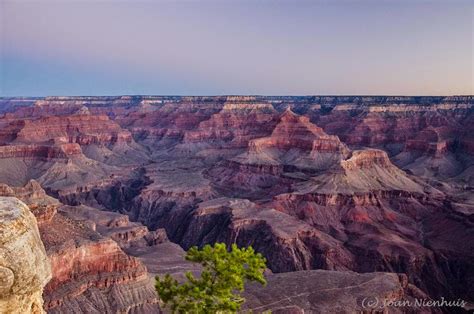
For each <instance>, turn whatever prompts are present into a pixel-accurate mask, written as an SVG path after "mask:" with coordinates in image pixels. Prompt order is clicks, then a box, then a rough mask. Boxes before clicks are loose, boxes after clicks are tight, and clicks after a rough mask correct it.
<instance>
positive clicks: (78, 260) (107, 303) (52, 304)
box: [0, 181, 167, 313]
mask: <svg viewBox="0 0 474 314" xmlns="http://www.w3.org/2000/svg"><path fill="white" fill-rule="evenodd" d="M0 191H1V193H2V194H3V195H15V196H17V197H19V198H21V199H22V200H23V201H25V202H27V203H28V204H30V205H29V206H30V207H31V208H32V211H33V213H34V214H35V216H36V217H37V219H38V225H39V234H40V235H41V240H40V239H39V235H37V236H38V239H37V240H38V241H39V243H37V244H36V245H38V247H39V248H42V247H43V243H44V246H45V247H46V253H47V259H49V261H48V267H49V263H51V268H48V271H50V273H49V277H48V280H49V279H51V280H50V281H49V282H48V284H47V285H46V286H45V288H44V292H43V298H44V308H45V309H46V310H47V311H48V313H64V312H69V311H71V310H72V309H74V310H75V311H80V312H87V313H92V312H94V313H99V312H100V313H104V312H105V313H108V312H114V313H115V312H127V311H134V312H136V313H144V312H147V313H153V312H158V311H159V306H158V303H157V298H156V294H155V292H154V289H153V286H152V282H151V280H150V278H149V275H148V272H147V269H146V266H145V265H144V264H143V263H142V262H141V261H140V260H139V259H137V258H135V257H133V256H130V255H128V254H126V253H125V252H124V251H123V250H122V248H121V246H120V245H119V243H120V244H122V245H123V247H125V246H126V245H125V243H130V242H134V241H136V243H134V246H138V247H147V246H148V242H147V240H148V241H149V242H150V243H151V244H152V243H158V242H160V241H161V242H160V243H162V242H166V241H167V238H166V234H165V235H164V236H163V235H161V236H160V234H159V233H157V232H153V233H149V232H147V229H146V227H143V226H141V227H140V226H136V227H133V228H132V226H133V224H132V226H129V229H130V230H128V232H127V231H126V228H124V227H125V226H124V224H126V223H127V222H128V218H127V217H126V216H122V215H118V214H115V215H117V216H122V218H123V219H120V217H119V218H117V219H115V220H114V221H115V222H112V223H110V226H109V228H110V230H109V232H104V231H103V229H101V228H97V224H100V220H98V221H94V219H89V220H87V219H84V218H85V217H81V216H78V215H74V213H75V212H76V211H75V210H74V207H67V206H64V205H62V204H61V203H60V202H59V201H57V200H56V199H54V198H52V197H50V196H47V195H46V194H45V192H44V190H43V189H42V188H41V186H40V185H39V184H38V183H37V182H35V181H31V182H29V183H28V184H26V185H25V186H24V187H8V186H6V185H4V184H3V185H1V186H0ZM77 210H80V209H77ZM89 211H90V212H98V213H100V211H98V210H96V209H93V208H90V210H89ZM104 214H105V215H106V214H107V213H104ZM30 215H31V214H30ZM89 218H90V217H89ZM33 219H34V218H33ZM128 223H129V222H128ZM2 230H3V226H2ZM97 230H98V231H101V232H102V233H99V232H97ZM145 236H146V240H145ZM132 237H134V238H132ZM140 238H142V239H141V240H142V242H144V243H142V242H139V239H140ZM41 242H42V243H41ZM153 249H156V248H153ZM43 251H44V249H43ZM46 253H45V254H46ZM45 258H46V257H45ZM44 284H46V282H45V283H44Z"/></svg>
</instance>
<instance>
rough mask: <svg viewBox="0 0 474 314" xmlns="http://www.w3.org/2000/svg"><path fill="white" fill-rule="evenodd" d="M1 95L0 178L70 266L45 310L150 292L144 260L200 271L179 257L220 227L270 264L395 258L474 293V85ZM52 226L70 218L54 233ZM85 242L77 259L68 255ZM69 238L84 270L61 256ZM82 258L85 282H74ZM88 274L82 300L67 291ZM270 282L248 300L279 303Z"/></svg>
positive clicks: (214, 237)
mask: <svg viewBox="0 0 474 314" xmlns="http://www.w3.org/2000/svg"><path fill="white" fill-rule="evenodd" d="M0 104H3V105H4V107H3V108H2V109H1V114H2V115H1V116H0V145H1V146H0V182H2V183H6V184H8V185H9V186H0V191H3V192H2V194H3V195H13V196H17V197H19V198H21V199H24V200H25V202H27V203H28V204H29V205H30V206H31V207H32V211H33V212H34V214H35V215H36V217H37V219H38V221H39V224H40V230H41V232H42V236H43V237H44V241H45V244H46V248H47V251H48V254H50V255H51V256H53V278H54V273H55V272H54V268H55V267H56V268H57V269H62V271H61V274H62V275H61V276H58V277H57V281H54V279H53V281H52V282H53V283H54V284H52V285H56V286H64V287H66V288H67V289H66V290H65V291H63V292H57V293H55V294H54V293H52V292H51V291H49V290H47V291H49V292H48V293H47V296H46V300H47V304H49V305H48V306H51V307H50V310H51V311H53V310H54V308H56V309H57V310H58V311H59V310H61V309H64V308H66V307H73V308H81V307H82V309H85V308H92V307H95V306H97V305H92V304H94V301H92V300H101V301H100V302H102V303H104V304H108V305H106V306H103V307H97V308H100V309H101V310H115V309H118V308H120V309H125V308H130V307H131V306H132V305H133V304H141V305H139V306H134V305H133V307H134V309H136V310H137V311H138V309H145V306H146V307H147V306H149V305H151V306H154V303H153V301H151V300H152V299H151V298H148V297H149V296H150V295H149V294H148V293H149V292H150V290H147V289H148V288H143V287H145V286H144V285H143V283H144V281H143V280H142V279H143V278H145V277H146V275H145V272H144V267H145V266H146V267H147V268H148V271H149V273H151V274H161V273H163V272H173V273H175V274H176V275H180V274H182V271H184V270H186V269H190V270H193V271H197V269H196V268H194V267H193V266H192V265H189V264H187V263H186V262H183V260H182V257H183V254H184V252H183V250H182V249H181V247H182V248H189V247H190V246H192V245H204V244H206V243H213V242H215V241H223V242H226V243H228V244H231V243H234V242H236V243H238V244H239V245H242V246H244V245H253V246H254V247H255V248H256V249H257V250H258V251H259V252H261V253H262V254H264V255H265V257H266V258H267V259H268V266H269V268H270V269H271V270H272V271H274V272H287V271H291V272H293V271H302V270H311V269H325V270H337V271H341V272H346V271H349V270H351V271H356V272H360V273H374V272H379V271H383V272H391V273H403V274H405V275H406V277H403V276H402V277H403V278H406V279H407V280H408V282H409V285H415V286H417V287H418V288H420V289H421V290H422V291H423V293H426V294H428V295H429V296H430V297H432V298H436V297H439V296H445V297H450V298H465V299H468V300H471V301H472V295H473V293H474V287H473V286H472V284H471V283H472V282H474V272H473V269H472V264H473V261H474V256H473V252H474V247H473V246H472V245H473V244H472V241H471V239H472V238H473V236H474V227H473V221H472V217H473V216H472V214H473V212H474V198H473V197H472V186H473V184H474V180H473V178H474V176H473V169H474V158H473V153H474V149H473V147H474V145H473V143H474V139H473V137H472V134H474V129H473V124H472V123H470V121H472V118H473V114H474V99H473V97H472V96H453V97H401V96H400V97H398V96H397V97H385V96H307V97H297V96H268V97H266V96H228V97H227V96H219V97H179V96H122V97H46V98H41V99H39V98H38V99H27V98H21V99H20V98H19V99H15V98H9V99H0ZM31 179H34V180H36V182H35V181H30V180H31ZM25 185H26V186H25ZM39 185H40V186H41V187H42V188H44V190H45V191H46V192H44V191H43V192H41V191H40V189H39ZM28 190H36V192H35V193H30V192H28ZM48 197H54V198H53V200H52V199H51V198H48ZM28 198H30V199H28ZM32 199H35V200H34V201H33V200H32ZM39 199H44V200H45V201H38V200H39ZM33 203H37V205H33ZM104 210H105V211H104ZM42 225H44V226H47V227H42ZM60 225H64V226H68V228H69V229H70V230H71V232H69V233H67V234H66V233H61V231H60V230H61V229H60V228H59V226H60ZM48 230H51V231H48ZM165 234H166V236H165ZM52 235H54V236H52ZM56 238H57V239H63V240H64V241H65V243H64V244H60V243H56V242H55V239H56ZM167 238H169V240H166V239H167ZM170 241H172V242H170ZM178 245H179V246H178ZM180 246H181V247H180ZM98 247H100V248H101V249H104V252H105V253H104V256H106V258H105V259H106V260H107V262H106V261H105V260H104V259H103V258H102V257H100V254H99V255H97V254H96V253H97V248H98ZM82 250H83V251H84V252H87V254H86V255H85V256H82V257H81V255H80V254H79V255H78V254H76V253H77V252H78V251H82ZM64 252H69V253H67V254H71V256H74V258H73V259H72V261H74V263H76V265H83V267H82V268H83V269H90V270H91V271H89V272H88V271H84V272H81V271H76V270H75V269H74V267H71V266H70V265H69V266H67V263H63V262H62V261H63V259H64V256H65V255H64V254H66V253H64ZM166 255H168V257H167V256H166ZM63 264H64V265H63ZM54 265H56V266H54ZM140 265H141V266H140ZM143 265H145V266H143ZM60 266H61V267H62V268H61V267H60ZM175 266H176V267H175ZM113 269H119V270H120V271H117V272H115V271H114V270H113ZM74 273H77V276H79V277H81V278H85V279H84V280H85V281H86V283H84V282H82V283H80V284H78V285H76V286H75V285H74V284H72V280H71V278H72V277H71V276H74V275H72V274H74ZM119 273H120V274H122V275H120V274H119ZM58 274H59V273H58ZM308 274H309V273H308ZM341 274H345V275H341V276H342V277H341V278H343V279H344V278H346V279H347V280H349V279H350V280H349V281H344V280H345V279H344V280H342V279H341V280H342V281H340V282H341V283H343V282H345V283H347V282H350V281H353V282H359V281H357V280H359V279H357V278H362V277H357V276H355V277H354V276H352V275H350V274H351V273H341ZM370 275H372V274H370ZM124 276H125V277H126V278H125V277H124ZM275 276H276V277H274V278H276V279H275V280H277V278H280V277H278V276H282V277H281V278H289V277H285V276H286V274H282V275H275ZM288 276H290V274H288ZM294 276H295V278H299V277H298V276H301V275H298V273H295V275H294ZM308 276H310V275H308ZM337 276H339V275H337ZM374 276H375V277H374V278H375V279H374V282H379V279H383V280H381V281H383V282H391V283H393V285H391V286H392V287H397V288H396V289H398V290H397V291H400V289H399V287H400V286H402V288H403V289H406V287H408V284H405V283H403V284H401V281H399V282H398V283H397V279H396V278H402V277H397V276H392V277H390V276H391V275H388V277H386V276H385V275H384V276H379V275H374ZM333 277H334V276H333ZM356 277H357V278H356ZM389 277H390V278H389ZM87 278H89V279H90V280H89V279H87ZM103 278H109V279H107V280H105V282H107V284H108V283H110V284H111V285H112V287H115V288H113V289H112V290H113V291H116V292H117V293H118V294H117V295H123V296H124V295H125V290H124V289H126V287H131V286H133V288H130V291H134V292H133V293H131V294H127V295H126V296H124V297H123V299H122V298H121V297H120V300H121V302H119V303H120V304H116V305H114V306H116V307H115V308H114V307H113V306H112V305H110V303H109V301H110V300H111V299H110V296H111V294H107V295H104V294H103V291H104V289H105V288H106V287H105V285H106V283H104V281H103V280H102V279H103ZM334 278H335V277H334ZM334 278H332V279H331V278H330V280H333V279H334ZM287 280H288V281H289V280H290V279H287ZM298 280H302V279H298ZM334 280H335V279H334ZM404 280H405V279H404ZM402 281H403V280H402ZM275 282H278V280H277V281H275ZM328 282H329V279H328ZM334 282H336V281H334ZM337 282H339V281H337ZM371 283H372V282H371ZM306 285H308V286H310V285H311V284H310V283H308V284H305V285H303V289H304V286H306ZM356 286H358V284H357V285H356ZM364 286H365V284H364ZM107 287H109V286H107ZM311 287H313V288H314V289H319V288H318V287H315V286H311ZM369 287H371V286H370V285H369ZM378 287H381V290H383V289H385V288H383V287H386V286H384V284H381V285H380V286H378ZM313 288H312V289H313ZM80 289H86V291H88V293H89V294H88V297H90V298H85V297H84V294H78V295H80V296H76V295H75V294H74V293H73V292H71V291H79V290H80ZM272 289H273V290H272ZM291 289H293V288H292V287H290V286H288V290H291ZM370 289H375V286H373V287H372V288H370ZM403 289H402V290H403ZM389 290H390V289H388V290H387V291H389ZM138 291H141V292H138ZM146 291H148V292H146ZM269 291H271V292H268V293H269V295H258V294H255V295H256V296H257V299H258V300H257V299H255V302H257V303H258V304H260V305H257V306H266V304H268V303H266V302H267V301H265V300H267V299H268V300H272V302H276V301H278V296H280V294H279V293H280V292H278V291H276V290H274V288H271V290H269ZM295 291H296V290H295ZM335 291H336V290H335ZM351 291H352V292H351V293H352V294H354V295H355V294H356V292H354V291H353V290H351ZM383 291H385V290H383ZM71 293H72V294H71ZM265 293H267V292H265ZM297 293H306V292H304V291H301V292H297ZM338 293H342V292H338ZM117 295H115V296H117ZM272 295H274V296H275V297H274V299H272V297H271V296H272ZM73 296H74V297H73ZM83 297H84V298H85V299H84V298H83ZM264 299H265V300H264ZM290 299H291V298H290ZM143 300H146V301H144V302H142V301H143ZM298 300H299V301H298V302H301V303H304V304H306V305H305V306H301V304H300V305H297V304H296V303H295V302H296V301H295V302H293V299H291V302H290V301H288V302H289V303H291V305H290V304H289V303H288V304H287V305H285V306H290V307H291V308H288V309H289V310H295V311H298V310H301V309H304V310H309V309H324V305H323V304H325V303H324V300H321V299H314V298H313V297H310V296H308V298H306V299H304V300H303V299H298ZM348 300H350V301H348V303H347V306H348V307H352V306H355V303H354V300H355V299H354V298H348ZM122 301H123V302H122ZM61 302H62V303H61ZM351 302H352V303H351ZM257 303H255V304H257ZM293 303H295V304H293ZM61 304H62V305H61ZM62 306H63V307H62ZM285 306H284V307H285ZM318 306H321V307H318ZM345 306H346V305H345ZM271 308H272V309H273V310H277V308H273V307H271ZM341 310H344V309H341Z"/></svg>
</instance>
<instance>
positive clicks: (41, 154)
mask: <svg viewBox="0 0 474 314" xmlns="http://www.w3.org/2000/svg"><path fill="white" fill-rule="evenodd" d="M81 154H82V150H81V147H80V146H79V145H78V144H75V143H71V144H60V145H57V146H43V145H35V144H32V145H9V146H0V158H32V159H43V160H51V159H55V158H62V159H64V158H67V157H69V156H74V155H81Z"/></svg>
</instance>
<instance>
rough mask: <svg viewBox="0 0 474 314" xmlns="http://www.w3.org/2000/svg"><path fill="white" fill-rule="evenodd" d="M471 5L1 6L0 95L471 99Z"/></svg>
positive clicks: (124, 3)
mask: <svg viewBox="0 0 474 314" xmlns="http://www.w3.org/2000/svg"><path fill="white" fill-rule="evenodd" d="M473 12H474V9H473V4H472V2H471V1H388V0H387V1H332V2H331V1H312V2H306V1H201V2H197V1H137V2H132V1H113V2H112V1H73V2H62V1H42V0H36V1H11V0H2V1H0V28H1V29H0V45H1V47H0V49H1V50H0V96H45V95H121V94H163V95H165V94H166V95H219V94H266V95H310V94H326V95H329V94H346V95H347V94H359V95H360V94H366V95H368V94H379V95H380V94H383V95H402V94H403V95H451V94H473V81H474V78H473V75H474V61H473V45H474V34H473V33H474V30H473V27H474V26H473Z"/></svg>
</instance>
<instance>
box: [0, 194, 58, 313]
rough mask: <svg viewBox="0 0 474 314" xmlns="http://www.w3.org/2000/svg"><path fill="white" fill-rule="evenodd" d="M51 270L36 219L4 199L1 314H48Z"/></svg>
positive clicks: (0, 252) (0, 238) (15, 202)
mask: <svg viewBox="0 0 474 314" xmlns="http://www.w3.org/2000/svg"><path fill="white" fill-rule="evenodd" d="M50 279H51V266H50V264H49V260H48V257H47V256H46V252H45V249H44V246H43V242H41V239H40V236H39V232H38V226H37V224H36V219H35V217H34V216H33V214H32V213H31V212H30V210H29V208H28V207H27V206H26V205H25V204H24V203H22V202H21V201H19V200H18V199H16V198H14V197H0V313H44V310H43V298H42V293H43V287H44V286H45V285H46V283H48V281H49V280H50Z"/></svg>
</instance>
